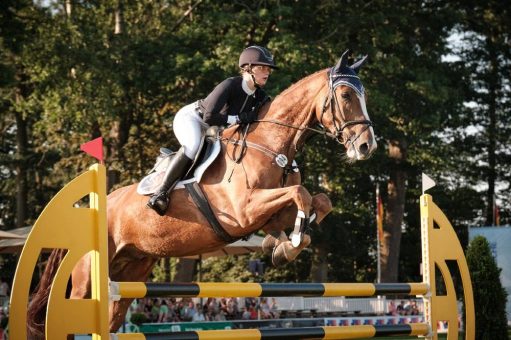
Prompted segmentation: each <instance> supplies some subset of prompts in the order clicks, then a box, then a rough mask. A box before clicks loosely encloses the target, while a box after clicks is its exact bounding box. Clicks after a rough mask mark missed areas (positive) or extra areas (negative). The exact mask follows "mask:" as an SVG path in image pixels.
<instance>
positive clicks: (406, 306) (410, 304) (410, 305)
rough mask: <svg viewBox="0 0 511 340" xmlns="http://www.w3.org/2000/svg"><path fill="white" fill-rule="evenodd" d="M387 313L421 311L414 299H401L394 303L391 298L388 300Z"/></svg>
mask: <svg viewBox="0 0 511 340" xmlns="http://www.w3.org/2000/svg"><path fill="white" fill-rule="evenodd" d="M388 311H389V312H388V313H387V315H392V316H395V315H419V314H421V311H420V310H419V307H418V306H417V301H415V300H408V301H404V300H401V302H400V303H399V304H398V305H396V303H395V302H394V301H393V300H391V301H389V309H388Z"/></svg>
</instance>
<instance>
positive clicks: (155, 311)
mask: <svg viewBox="0 0 511 340" xmlns="http://www.w3.org/2000/svg"><path fill="white" fill-rule="evenodd" d="M160 303H161V302H160V300H159V299H153V303H152V306H151V312H150V316H151V318H150V320H151V322H158V317H159V315H160Z"/></svg>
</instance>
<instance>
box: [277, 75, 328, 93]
mask: <svg viewBox="0 0 511 340" xmlns="http://www.w3.org/2000/svg"><path fill="white" fill-rule="evenodd" d="M326 70H327V69H323V70H319V71H316V72H314V73H313V74H310V75H308V76H306V77H304V78H301V79H299V80H298V81H297V82H296V83H294V84H292V85H291V86H289V87H288V88H286V89H285V90H284V91H282V92H281V93H279V94H278V95H277V96H276V97H275V99H277V98H279V97H281V96H282V97H284V96H286V95H287V94H288V93H289V92H293V91H294V90H295V89H296V88H297V87H299V86H302V83H303V82H307V81H309V80H310V78H314V77H316V76H318V74H323V73H324V72H325V71H326Z"/></svg>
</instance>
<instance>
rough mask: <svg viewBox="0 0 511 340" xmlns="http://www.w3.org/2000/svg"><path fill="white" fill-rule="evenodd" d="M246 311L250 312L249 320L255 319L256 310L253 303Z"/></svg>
mask: <svg viewBox="0 0 511 340" xmlns="http://www.w3.org/2000/svg"><path fill="white" fill-rule="evenodd" d="M248 311H249V312H250V320H257V319H258V318H257V310H256V307H255V306H254V305H251V306H250V307H249V308H248Z"/></svg>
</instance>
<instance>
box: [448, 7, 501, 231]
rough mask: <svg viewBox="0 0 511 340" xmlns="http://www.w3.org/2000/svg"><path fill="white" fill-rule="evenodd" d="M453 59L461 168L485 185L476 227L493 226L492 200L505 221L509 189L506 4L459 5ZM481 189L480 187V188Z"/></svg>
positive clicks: (465, 173)
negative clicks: (460, 90) (457, 71)
mask: <svg viewBox="0 0 511 340" xmlns="http://www.w3.org/2000/svg"><path fill="white" fill-rule="evenodd" d="M458 6H459V8H460V14H461V16H460V19H461V20H460V24H459V25H458V26H457V29H456V30H455V33H456V35H455V37H456V38H457V43H456V47H457V48H456V50H455V51H453V52H454V55H455V56H457V57H458V58H459V60H460V61H459V63H460V64H463V65H464V68H465V73H466V76H465V79H466V80H465V89H466V97H465V107H464V110H463V111H461V112H460V116H459V118H458V119H459V122H460V126H461V128H462V129H460V130H459V131H457V134H456V140H455V142H456V143H460V147H459V149H460V150H462V152H463V153H465V156H466V158H467V160H468V162H470V163H471V164H472V165H471V166H469V167H466V166H463V167H462V168H460V169H459V171H460V173H462V174H463V175H464V176H463V177H464V178H469V181H470V182H472V183H475V184H482V183H484V187H485V189H483V190H484V195H485V209H484V210H482V211H481V212H480V215H479V216H478V219H477V224H479V225H481V224H485V225H494V223H495V218H494V201H495V200H496V199H497V200H498V202H499V203H501V204H502V205H503V207H501V209H502V208H504V209H503V210H504V211H505V213H504V214H502V215H503V218H502V220H503V221H502V222H504V221H509V220H508V219H509V217H508V216H509V210H510V209H511V208H510V204H511V201H510V198H509V195H508V194H507V193H508V192H509V189H510V188H511V178H510V176H509V163H510V160H511V153H510V152H509V144H510V143H511V137H510V136H511V130H510V126H511V118H510V117H511V115H510V111H511V100H510V98H511V89H510V86H509V85H510V83H509V79H511V50H510V48H509V41H510V39H511V36H510V32H511V24H510V22H511V10H510V8H509V6H508V4H506V2H505V1H498V0H497V1H477V0H474V1H469V2H462V3H460V4H459V5H458ZM480 191H481V189H480Z"/></svg>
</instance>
